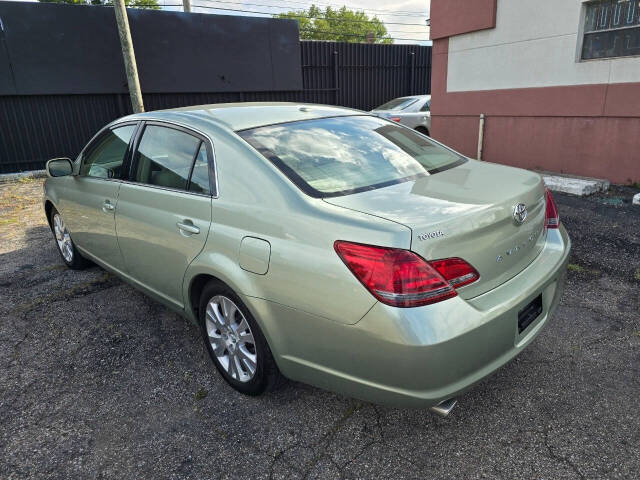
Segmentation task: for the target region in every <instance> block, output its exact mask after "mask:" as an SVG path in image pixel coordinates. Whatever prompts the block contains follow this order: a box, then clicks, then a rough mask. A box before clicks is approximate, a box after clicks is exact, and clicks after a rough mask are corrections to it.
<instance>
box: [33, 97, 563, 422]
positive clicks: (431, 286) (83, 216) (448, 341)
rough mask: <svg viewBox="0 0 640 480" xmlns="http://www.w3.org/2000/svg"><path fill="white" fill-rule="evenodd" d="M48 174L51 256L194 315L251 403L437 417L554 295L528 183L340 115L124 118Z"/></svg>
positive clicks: (362, 116)
mask: <svg viewBox="0 0 640 480" xmlns="http://www.w3.org/2000/svg"><path fill="white" fill-rule="evenodd" d="M47 172H48V174H49V177H50V178H48V179H47V181H46V183H45V193H44V208H45V211H46V215H47V218H48V220H49V224H50V225H51V229H52V231H53V233H54V237H55V240H56V242H57V245H58V247H59V250H60V254H61V256H62V259H63V260H64V262H65V263H66V264H67V265H68V266H69V267H71V268H81V267H84V266H85V265H86V264H87V261H88V260H90V261H92V262H95V263H97V264H98V265H100V266H102V267H103V268H105V269H107V270H109V271H111V272H113V273H115V274H117V275H118V276H120V277H121V278H122V279H124V280H125V281H127V282H128V283H130V284H131V285H133V286H134V287H136V288H138V289H140V290H142V291H143V292H145V293H146V294H148V295H150V296H151V297H153V298H155V299H157V300H158V301H160V302H162V303H163V304H165V305H166V306H168V307H169V308H171V309H173V310H175V311H176V312H178V313H180V314H182V315H184V316H185V317H187V318H188V319H190V320H192V321H193V322H195V323H197V324H198V325H199V327H200V328H201V330H202V335H203V338H204V341H205V345H206V348H207V350H208V352H209V354H210V355H211V358H212V360H213V363H214V364H215V366H216V367H217V369H218V370H219V372H220V374H221V375H222V376H223V377H224V378H225V380H226V381H227V382H228V383H229V384H230V385H231V386H232V387H233V388H235V389H236V390H238V391H240V392H242V393H245V394H249V395H257V394H260V393H262V392H264V391H265V390H267V389H269V388H272V387H274V386H275V385H277V384H278V383H279V380H280V379H281V378H282V376H284V377H288V378H291V379H294V380H299V381H302V382H306V383H309V384H312V385H316V386H319V387H321V388H326V389H329V390H333V391H336V392H340V393H343V394H346V395H350V396H353V397H357V398H361V399H364V400H367V401H372V402H377V403H385V404H391V405H397V406H412V407H431V409H432V410H433V411H435V412H436V413H439V414H441V415H446V414H447V413H449V411H451V409H452V408H453V406H454V405H455V397H456V395H458V394H459V393H460V392H462V391H464V390H466V389H467V388H469V387H470V386H471V385H473V384H474V383H476V382H478V381H479V380H481V379H482V378H484V377H486V376H487V375H489V374H490V373H491V372H493V371H494V370H496V369H497V368H499V367H500V366H501V365H503V364H505V363H506V362H508V361H509V360H510V359H512V358H513V357H514V356H516V355H517V354H518V353H520V352H521V351H522V349H523V348H525V347H526V346H527V345H528V344H529V343H530V342H531V341H532V340H533V339H534V338H535V336H536V335H537V334H538V333H539V332H540V331H541V329H542V328H543V327H544V325H545V324H546V323H547V322H549V319H550V317H551V315H552V313H553V311H554V309H555V307H556V306H557V304H558V301H559V299H560V296H561V294H562V290H563V285H564V278H565V272H566V265H567V261H568V256H569V250H570V240H569V237H568V236H567V233H566V231H565V229H564V228H563V226H562V225H561V224H560V222H559V218H558V212H557V209H556V206H555V204H554V201H553V199H552V197H551V194H550V193H549V192H548V191H546V190H545V188H544V185H543V183H542V180H541V178H540V176H539V175H537V174H535V173H532V172H529V171H526V170H519V169H516V168H510V167H506V166H500V165H495V164H491V163H485V162H478V161H475V160H471V159H468V158H465V157H463V156H462V155H460V154H458V153H456V152H454V151H453V150H451V149H449V148H447V147H445V146H443V145H441V144H439V143H438V142H436V141H434V140H432V139H430V138H429V137H427V136H424V135H422V134H420V133H418V132H415V131H414V130H412V129H409V128H407V127H404V126H402V125H398V124H397V123H395V122H391V121H388V120H385V119H382V118H378V117H375V116H372V115H369V114H366V113H363V112H360V111H357V110H350V109H344V108H335V107H329V106H321V105H300V104H288V103H245V104H242V103H239V104H219V105H206V106H198V107H189V108H181V109H174V110H167V111H161V112H150V113H144V114H136V115H131V116H128V117H124V118H122V119H120V120H117V121H115V122H113V123H111V124H110V125H108V126H106V127H105V128H104V129H103V130H101V131H100V132H99V133H98V134H97V135H96V136H95V137H94V138H93V139H92V140H91V141H90V142H89V144H88V145H87V146H86V147H85V148H84V150H83V151H82V152H81V153H80V155H79V156H78V158H77V159H76V160H75V161H73V162H72V161H71V160H69V159H54V160H50V161H49V162H48V163H47ZM114 301H117V299H116V300H114ZM140 321H144V319H140Z"/></svg>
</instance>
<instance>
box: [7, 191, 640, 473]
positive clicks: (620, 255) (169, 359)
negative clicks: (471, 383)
mask: <svg viewBox="0 0 640 480" xmlns="http://www.w3.org/2000/svg"><path fill="white" fill-rule="evenodd" d="M630 192H631V189H614V191H613V192H612V193H610V194H609V195H596V196H593V197H589V198H575V197H570V196H566V195H561V194H557V195H556V200H557V203H558V207H559V210H560V216H561V219H562V221H563V222H564V224H565V225H566V227H567V229H568V230H569V232H570V235H571V237H572V240H573V254H572V259H571V264H570V268H569V273H568V280H567V287H566V292H565V295H564V297H563V299H562V302H561V305H560V307H559V308H558V311H557V313H556V315H555V317H554V318H553V320H552V321H551V322H550V324H549V325H548V326H547V327H546V329H545V330H544V331H543V332H542V333H541V334H540V336H539V337H538V338H537V339H536V340H535V341H534V342H533V344H532V345H531V346H529V348H527V349H526V350H525V351H524V352H523V353H522V354H521V355H520V356H519V357H517V358H516V359H515V360H514V361H512V362H511V363H509V364H508V365H506V366H505V367H503V368H501V369H500V370H498V371H497V372H496V373H495V374H493V375H492V376H490V377H489V378H487V379H485V380H484V381H483V382H482V383H480V384H479V385H477V386H476V387H475V388H473V389H472V390H470V391H469V392H467V393H466V394H464V395H462V396H461V397H460V398H459V403H458V406H457V407H456V408H455V409H454V411H453V413H452V414H451V415H450V416H449V417H448V418H445V419H442V418H439V417H437V416H435V415H433V414H431V413H430V412H429V411H426V410H404V409H394V408H388V407H381V406H376V405H373V404H369V403H365V402H361V401H358V400H354V399H351V398H346V397H343V396H340V395H336V394H333V393H330V392H326V391H323V390H319V389H316V388H313V387H310V386H307V385H304V384H301V383H296V382H288V383H286V384H285V385H284V386H283V387H282V388H280V389H279V390H277V391H276V392H273V393H270V394H268V395H266V396H262V397H257V398H251V397H245V396H242V395H241V394H239V393H236V392H235V391H234V390H232V389H231V388H230V387H228V386H227V385H226V384H225V382H224V381H223V380H222V379H221V377H220V376H219V374H218V373H217V372H216V370H215V368H214V367H213V365H212V364H211V362H210V360H209V358H208V356H207V353H206V351H205V349H204V346H203V342H202V340H201V339H200V336H199V331H198V329H197V328H196V327H195V326H193V325H192V324H191V323H189V322H188V321H186V320H184V319H183V318H181V317H179V316H178V315H175V314H173V313H171V312H170V311H168V310H167V309H165V308H164V307H163V306H161V305H159V304H157V303H155V302H154V301H152V300H150V299H149V298H147V297H145V296H144V295H143V294H141V293H139V292H137V291H135V290H134V289H133V288H131V287H130V286H128V285H126V284H124V283H123V282H121V281H120V280H119V279H117V278H116V277H114V276H112V275H110V274H108V273H106V272H105V271H103V270H101V269H100V268H98V267H93V268H90V269H88V270H85V271H82V272H77V271H71V270H68V269H66V268H65V267H64V265H63V263H62V261H61V259H60V257H59V255H58V253H57V251H56V247H55V244H54V241H53V238H52V236H51V232H50V231H49V229H48V227H47V226H46V224H45V223H44V216H43V214H42V212H41V207H40V205H39V201H40V196H41V180H30V181H21V182H16V183H12V184H4V185H0V199H2V202H3V203H1V202H0V215H1V216H0V219H1V220H0V299H1V301H0V478H2V479H27V478H28V479H58V478H61V479H62V478H73V479H165V478H167V479H226V478H264V479H267V478H284V479H296V478H323V479H333V478H346V479H351V478H354V479H355V478H363V479H373V478H376V479H377V478H416V479H418V478H419V479H425V478H433V479H455V480H463V479H481V478H497V479H508V480H514V479H527V480H528V479H623V478H624V479H638V478H640V207H637V206H631V205H630V203H629V202H622V203H620V202H618V201H613V200H612V199H615V198H618V196H619V197H620V198H623V197H624V198H627V196H628V197H629V199H630V195H628V194H629V193H630ZM16 199H21V200H19V201H18V200H16ZM18 203H19V209H18V210H19V211H18V210H16V208H17V207H16V208H14V206H15V205H14V204H18Z"/></svg>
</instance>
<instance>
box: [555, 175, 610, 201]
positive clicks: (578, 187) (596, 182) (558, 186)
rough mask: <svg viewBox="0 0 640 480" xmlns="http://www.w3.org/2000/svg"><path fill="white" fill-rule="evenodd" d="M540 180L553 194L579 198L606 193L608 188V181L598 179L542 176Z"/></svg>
mask: <svg viewBox="0 0 640 480" xmlns="http://www.w3.org/2000/svg"><path fill="white" fill-rule="evenodd" d="M542 179H543V180H544V184H545V185H546V186H547V188H548V189H549V190H551V191H553V192H562V193H569V194H571V195H578V196H580V197H582V196H585V195H591V194H593V193H596V192H606V191H607V190H609V186H610V182H609V180H603V179H600V178H585V177H566V176H561V175H548V174H542Z"/></svg>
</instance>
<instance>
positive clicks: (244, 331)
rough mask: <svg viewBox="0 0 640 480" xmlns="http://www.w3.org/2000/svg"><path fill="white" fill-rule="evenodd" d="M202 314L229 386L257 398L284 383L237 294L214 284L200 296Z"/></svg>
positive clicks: (213, 355)
mask: <svg viewBox="0 0 640 480" xmlns="http://www.w3.org/2000/svg"><path fill="white" fill-rule="evenodd" d="M198 312H199V317H200V318H199V320H200V328H201V330H202V338H203V339H204V343H205V347H206V349H207V351H208V352H209V356H210V357H211V360H212V361H213V363H214V365H215V366H216V368H217V369H218V371H219V372H220V374H221V375H222V377H223V378H224V379H225V380H226V381H227V383H228V384H229V385H231V386H232V387H233V388H234V389H236V390H237V391H239V392H241V393H244V394H245V395H251V396H256V395H260V394H262V393H263V392H265V391H269V390H273V389H275V388H276V387H278V386H279V385H280V384H281V383H282V381H283V377H282V375H281V374H280V371H279V370H278V366H277V365H276V362H275V360H274V359H273V355H272V353H271V349H270V348H269V345H268V344H267V341H266V339H265V337H264V334H263V333H262V330H261V329H260V327H259V326H258V323H257V322H256V321H255V319H254V318H253V315H251V312H250V311H249V309H248V308H247V307H246V306H245V304H244V303H243V302H242V300H240V298H239V297H238V296H237V295H236V294H235V292H233V290H231V289H230V288H229V287H228V286H227V285H225V284H224V283H222V282H219V281H216V280H212V281H210V282H209V283H207V284H206V285H205V287H204V289H203V290H202V294H201V295H200V304H199V309H198ZM252 360H253V364H252Z"/></svg>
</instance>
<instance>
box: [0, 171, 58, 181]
mask: <svg viewBox="0 0 640 480" xmlns="http://www.w3.org/2000/svg"><path fill="white" fill-rule="evenodd" d="M46 176H47V172H46V171H45V170H30V171H28V172H20V173H4V174H2V175H0V183H7V182H13V181H15V180H20V179H21V178H45V177H46Z"/></svg>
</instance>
